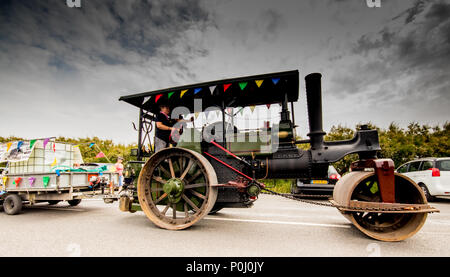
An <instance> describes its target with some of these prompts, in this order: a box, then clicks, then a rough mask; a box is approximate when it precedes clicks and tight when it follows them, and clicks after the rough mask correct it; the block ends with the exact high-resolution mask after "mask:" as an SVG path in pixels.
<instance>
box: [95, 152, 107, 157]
mask: <svg viewBox="0 0 450 277" xmlns="http://www.w3.org/2000/svg"><path fill="white" fill-rule="evenodd" d="M95 157H96V158H104V157H105V153H103V152H101V151H100V153H98V154H97V156H95Z"/></svg>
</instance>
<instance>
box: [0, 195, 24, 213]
mask: <svg viewBox="0 0 450 277" xmlns="http://www.w3.org/2000/svg"><path fill="white" fill-rule="evenodd" d="M3 209H4V210H5V213H7V214H9V215H15V214H18V213H20V211H21V210H22V198H20V196H19V195H17V194H10V195H8V196H6V198H5V201H4V202H3Z"/></svg>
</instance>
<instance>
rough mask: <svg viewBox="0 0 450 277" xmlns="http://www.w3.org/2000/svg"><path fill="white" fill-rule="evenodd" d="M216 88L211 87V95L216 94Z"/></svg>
mask: <svg viewBox="0 0 450 277" xmlns="http://www.w3.org/2000/svg"><path fill="white" fill-rule="evenodd" d="M216 87H217V86H210V87H209V91H210V92H211V95H213V94H214V91H215V90H216Z"/></svg>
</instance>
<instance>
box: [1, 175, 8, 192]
mask: <svg viewBox="0 0 450 277" xmlns="http://www.w3.org/2000/svg"><path fill="white" fill-rule="evenodd" d="M2 180H3V190H5V189H6V183H7V182H8V176H4V177H3V179H2Z"/></svg>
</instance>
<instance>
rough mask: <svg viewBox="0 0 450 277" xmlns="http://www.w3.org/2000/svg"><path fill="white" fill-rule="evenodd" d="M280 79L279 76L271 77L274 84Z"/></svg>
mask: <svg viewBox="0 0 450 277" xmlns="http://www.w3.org/2000/svg"><path fill="white" fill-rule="evenodd" d="M278 81H280V78H272V82H273V84H274V85H276V84H277V83H278Z"/></svg>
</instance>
